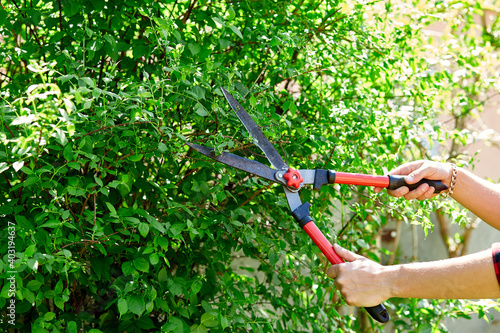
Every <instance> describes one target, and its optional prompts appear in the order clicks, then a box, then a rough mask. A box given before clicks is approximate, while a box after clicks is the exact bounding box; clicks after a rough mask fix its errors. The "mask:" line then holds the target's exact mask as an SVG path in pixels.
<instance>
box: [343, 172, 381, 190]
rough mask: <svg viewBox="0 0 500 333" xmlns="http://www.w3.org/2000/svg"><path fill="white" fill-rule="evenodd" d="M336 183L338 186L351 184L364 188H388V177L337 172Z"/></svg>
mask: <svg viewBox="0 0 500 333" xmlns="http://www.w3.org/2000/svg"><path fill="white" fill-rule="evenodd" d="M335 183H337V184H350V185H363V186H379V187H384V188H385V187H388V186H389V177H388V176H370V175H362V174H358V173H348V172H335Z"/></svg>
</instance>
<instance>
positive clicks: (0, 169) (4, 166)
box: [0, 162, 9, 173]
mask: <svg viewBox="0 0 500 333" xmlns="http://www.w3.org/2000/svg"><path fill="white" fill-rule="evenodd" d="M8 169H9V165H8V164H7V162H1V163H0V173H2V172H4V171H6V170H8Z"/></svg>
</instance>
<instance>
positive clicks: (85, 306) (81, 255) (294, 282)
mask: <svg viewBox="0 0 500 333" xmlns="http://www.w3.org/2000/svg"><path fill="white" fill-rule="evenodd" d="M433 6H434V5H433V4H429V8H434V7H433ZM445 6H446V5H445V4H444V3H440V5H439V6H438V7H437V9H436V10H437V11H438V13H437V14H436V16H437V15H438V14H439V13H441V14H442V15H451V14H450V13H449V12H448V10H449V8H447V7H445ZM470 7H471V8H474V10H480V8H481V7H480V4H477V5H470ZM405 8H407V7H406V6H405V5H404V3H392V2H391V3H388V4H383V3H372V4H361V3H355V2H352V3H351V2H348V3H337V2H328V1H309V2H304V1H299V2H297V3H296V4H294V3H290V2H284V1H276V2H273V1H258V2H252V1H242V2H221V1H196V0H193V1H175V2H168V1H167V2H157V1H150V0H142V1H141V0H137V1H125V2H109V1H107V2H106V1H88V0H81V1H67V0H61V1H57V2H56V1H53V2H43V1H37V0H35V1H32V2H30V3H27V2H24V3H23V4H21V3H18V2H17V1H12V2H9V3H8V4H6V5H3V7H2V8H1V9H0V23H1V28H0V29H1V36H2V37H1V38H2V40H0V43H2V45H3V47H2V49H1V50H0V59H1V60H2V66H1V68H0V79H1V87H2V91H1V93H0V94H1V96H2V102H1V105H0V108H1V121H2V127H3V128H4V129H5V131H4V132H2V133H1V134H0V135H1V140H2V149H1V151H0V172H1V173H2V177H1V178H0V189H1V193H2V195H1V196H0V205H1V206H0V214H1V215H2V220H4V221H9V222H11V223H15V225H16V238H15V249H16V260H15V262H14V266H15V271H16V272H17V273H16V276H17V278H16V288H17V289H16V299H17V304H16V311H17V322H16V325H15V328H17V329H19V330H20V331H28V330H32V331H34V332H46V331H51V332H52V331H54V332H58V331H64V330H66V331H68V332H77V331H78V330H79V329H82V330H84V331H89V332H115V331H116V332H124V331H127V332H140V331H159V330H161V331H164V332H176V333H177V332H189V331H194V332H207V331H209V330H210V331H231V332H239V331H257V332H270V331H289V330H293V331H296V332H299V331H315V332H322V331H325V332H326V331H343V332H347V331H359V330H360V329H362V328H363V327H365V326H366V325H367V324H366V321H364V320H361V319H362V318H363V316H365V315H364V313H363V312H360V313H359V315H354V313H351V314H346V312H345V311H344V310H345V307H344V306H343V305H342V302H341V301H332V298H334V299H337V296H336V293H335V291H334V289H333V288H332V287H333V283H332V281H330V280H328V279H327V278H326V277H325V274H324V271H325V269H326V268H327V265H326V264H325V262H324V261H322V259H321V258H320V257H319V256H317V254H316V252H317V249H316V248H315V247H314V246H313V245H312V244H311V242H310V241H309V240H308V239H307V236H305V234H304V233H303V232H301V230H300V228H299V227H298V226H296V225H295V224H294V223H293V221H292V219H291V218H290V216H289V212H288V209H287V205H286V201H285V199H284V197H283V196H282V194H281V193H280V190H279V187H273V186H271V184H268V183H267V182H265V181H262V180H259V179H256V178H253V177H249V176H248V175H246V174H244V173H242V172H239V171H236V170H234V169H231V168H226V167H225V166H224V165H221V164H214V163H213V162H212V161H209V160H207V159H206V158H203V157H202V156H200V155H199V154H197V153H195V152H193V151H191V150H189V149H188V147H187V146H186V145H185V143H186V142H187V141H191V142H193V141H196V142H201V143H203V144H205V145H207V146H211V147H214V148H215V149H216V150H217V151H218V152H222V151H226V150H229V151H233V152H236V153H238V154H242V155H244V156H246V157H250V158H254V159H256V160H259V161H262V162H265V159H264V158H263V157H262V156H261V155H260V153H259V151H258V149H256V148H255V147H254V146H253V145H252V142H251V138H249V136H248V134H247V133H246V131H245V130H244V128H243V127H242V126H241V123H239V121H238V120H237V118H236V117H235V116H234V115H233V114H232V112H231V111H229V109H228V107H227V105H226V102H225V100H224V99H223V98H222V94H221V91H220V90H219V87H225V88H226V89H228V90H230V91H231V92H232V93H234V94H235V96H237V98H238V99H239V100H240V101H242V104H243V105H244V106H245V107H246V108H247V109H248V110H249V112H250V113H251V114H252V116H253V117H254V118H255V120H256V122H257V123H258V124H259V125H260V126H261V127H262V128H263V129H264V131H265V134H266V135H267V136H268V137H269V138H270V140H272V141H273V143H275V145H276V147H279V150H280V152H281V153H282V154H283V156H284V157H285V158H286V159H287V161H288V162H289V163H290V164H291V165H293V166H294V167H296V168H322V169H333V170H339V171H340V170H341V171H350V172H360V173H368V174H372V173H373V174H375V173H377V174H382V173H384V172H386V171H387V170H388V169H391V168H393V167H394V166H395V165H397V164H400V163H401V162H403V161H405V160H408V159H415V158H422V157H425V158H429V157H431V156H432V154H433V153H432V151H431V148H432V147H431V145H434V144H439V143H445V140H447V139H452V141H453V143H454V144H460V143H467V142H468V140H469V139H470V137H471V135H470V134H469V133H468V132H466V131H465V129H464V128H459V127H457V128H450V129H449V130H448V129H446V128H442V127H440V123H439V122H438V121H437V117H436V115H437V113H438V112H439V110H453V112H454V116H455V119H456V121H457V122H458V121H459V120H462V119H463V118H464V117H466V116H468V115H469V114H471V113H472V112H476V111H478V110H479V109H480V107H481V105H482V102H481V100H478V99H477V97H478V96H482V95H481V94H482V93H484V92H485V91H487V90H488V89H491V87H492V85H493V82H494V81H493V80H492V79H488V80H482V75H485V76H486V77H488V78H489V77H490V76H489V75H490V73H488V71H487V70H486V69H484V70H483V69H482V67H481V66H482V62H480V60H479V58H478V57H477V54H475V53H474V52H475V51H474V50H479V51H478V52H479V54H480V55H481V56H483V57H488V55H487V54H488V52H483V51H481V50H482V49H485V50H486V49H488V48H493V49H494V48H496V46H495V45H496V44H495V43H493V42H492V40H494V39H495V38H496V37H495V35H493V34H491V33H489V32H488V34H486V35H487V37H488V40H489V41H487V42H484V41H482V40H481V41H480V40H479V39H474V38H473V37H471V36H466V37H467V38H463V39H459V43H463V45H462V47H461V48H460V49H453V48H450V49H449V50H452V51H453V52H455V51H456V53H453V54H454V55H456V58H454V61H453V63H451V62H449V63H446V64H445V63H443V62H442V59H448V58H449V57H448V55H449V53H443V54H436V55H434V56H435V58H434V59H435V60H436V61H435V62H434V63H432V62H430V61H429V60H428V59H429V57H428V54H427V53H426V52H428V51H429V50H425V49H424V47H423V45H425V43H424V36H423V35H422V34H421V32H420V30H419V29H417V28H416V26H415V25H416V24H422V25H424V24H429V20H430V17H431V16H427V15H426V14H425V12H420V11H419V10H418V9H416V8H417V7H411V9H410V12H408V9H405ZM454 8H455V7H454ZM450 10H451V9H450ZM373 13H377V15H373ZM467 17H468V16H467ZM409 18H412V19H411V20H409ZM466 22H468V24H472V23H471V21H470V20H466ZM486 35H485V36H486ZM485 38H486V37H485ZM449 43H452V42H451V41H449ZM475 43H478V44H477V45H476V44H475ZM479 43H484V44H480V45H479ZM474 45H475V46H474ZM464 48H465V49H467V50H469V51H470V52H469V53H465V52H462V51H461V50H463V49H464ZM481 48H482V49H481ZM480 49H481V50H480ZM488 50H489V49H488ZM450 52H451V51H450ZM439 63H440V64H441V65H442V66H441V67H440V66H438V65H435V64H439ZM453 66H459V67H460V68H466V69H467V71H466V72H464V73H462V74H460V73H457V72H451V71H450V69H449V67H453ZM459 70H460V69H456V71H459ZM469 79H473V80H474V82H476V83H475V84H468V83H467V82H465V81H466V80H469ZM450 92H452V95H453V96H451V95H450ZM440 96H442V98H441V97H440ZM452 152H453V153H454V155H450V151H448V150H443V151H441V155H439V154H438V155H437V156H440V157H437V158H441V159H448V158H453V159H459V160H460V161H462V162H464V163H466V162H468V161H469V160H468V157H467V156H466V155H460V154H461V153H460V154H458V153H456V150H452ZM302 192H304V193H303V200H304V201H305V200H308V201H310V202H311V203H312V204H313V211H312V213H313V215H314V217H315V219H316V221H317V224H318V226H319V227H320V228H321V229H322V230H323V231H324V232H325V233H326V234H328V235H331V237H332V240H336V241H340V242H341V243H342V244H344V245H346V246H348V247H350V248H351V249H353V250H356V251H358V252H360V253H364V254H366V255H368V256H370V257H371V258H373V259H375V260H379V259H378V256H377V255H376V253H378V245H377V243H376V238H375V235H377V234H378V233H379V232H380V231H381V230H382V229H383V228H384V226H385V225H386V224H387V223H388V221H389V220H390V219H405V220H410V221H415V219H416V220H417V222H420V223H423V224H424V226H426V227H428V228H430V227H431V224H430V222H429V213H430V211H431V210H432V209H433V208H435V206H436V202H429V203H418V204H414V203H406V202H401V201H397V200H394V199H390V198H387V196H378V197H375V196H374V194H373V193H372V192H371V191H370V190H369V189H364V188H359V189H357V188H350V187H347V186H342V187H338V188H334V187H323V188H322V189H321V191H320V192H317V193H313V192H307V191H302ZM455 209H456V208H455V207H451V208H450V209H449V211H450V212H451V211H453V210H455ZM415 212H417V213H415ZM450 214H451V213H450ZM2 228H5V230H7V226H5V227H3V226H2ZM1 237H2V239H3V240H5V239H6V238H7V234H5V235H4V234H2V236H1ZM1 244H3V245H1V247H0V249H1V253H2V256H3V257H2V260H3V261H0V272H1V273H2V274H4V275H5V274H6V273H7V271H9V270H10V269H9V266H8V265H9V259H8V256H7V255H6V253H7V242H5V241H2V243H1ZM237 257H244V258H247V260H246V261H243V262H242V263H241V265H240V266H241V267H238V266H236V265H235V262H236V260H235V259H236V258H237ZM250 259H252V260H253V262H254V264H253V265H249V264H248V262H250V261H251V260H250ZM255 263H256V264H255ZM3 281H4V285H3V289H2V292H1V294H0V307H1V308H5V306H6V304H7V302H8V301H9V298H10V297H9V296H8V287H9V286H8V284H7V283H6V282H5V279H4V280H3ZM400 302H401V301H400V300H399V301H398V303H388V307H389V309H390V310H391V314H392V315H393V316H395V318H397V319H396V323H400V325H401V327H404V328H407V327H411V326H412V324H411V323H410V324H408V321H410V322H411V321H412V320H422V318H423V317H418V316H417V315H415V314H414V313H412V311H399V310H397V307H399V306H400V305H399V304H400ZM403 303H404V301H403ZM396 304H398V305H396ZM404 304H405V309H406V308H409V309H410V310H411V309H415V308H419V307H420V305H419V304H417V303H416V301H415V302H413V301H408V302H407V303H404ZM450 304H451V305H450V306H451V309H452V310H450V311H447V310H443V311H436V312H432V313H431V312H429V311H427V312H426V313H425V316H424V317H425V320H426V322H427V323H429V325H431V326H433V325H434V326H435V327H439V323H440V321H441V319H442V318H443V316H446V315H448V314H449V313H451V312H452V311H454V305H453V304H454V303H450ZM457 306H458V305H457ZM421 313H423V312H421ZM417 317H418V318H417ZM368 325H375V324H374V323H369V324H368ZM405 325H406V326H405ZM0 326H1V327H2V328H7V327H10V326H9V324H8V323H6V322H3V323H1V324H0Z"/></svg>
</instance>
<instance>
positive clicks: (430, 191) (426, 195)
mask: <svg viewBox="0 0 500 333" xmlns="http://www.w3.org/2000/svg"><path fill="white" fill-rule="evenodd" d="M434 191H435V188H434V187H433V186H429V189H428V190H427V191H426V192H425V193H424V194H422V195H421V196H419V197H418V198H417V200H426V199H430V198H432V197H434V196H435V195H436V194H435V193H434Z"/></svg>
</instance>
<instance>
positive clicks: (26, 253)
mask: <svg viewBox="0 0 500 333" xmlns="http://www.w3.org/2000/svg"><path fill="white" fill-rule="evenodd" d="M35 250H36V246H35V244H31V245H30V246H28V247H27V248H26V250H24V256H25V257H31V256H32V255H33V253H35Z"/></svg>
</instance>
